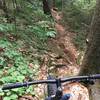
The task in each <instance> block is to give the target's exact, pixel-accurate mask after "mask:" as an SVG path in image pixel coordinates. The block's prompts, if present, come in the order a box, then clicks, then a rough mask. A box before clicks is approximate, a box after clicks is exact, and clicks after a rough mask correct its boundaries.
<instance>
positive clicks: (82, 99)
mask: <svg viewBox="0 0 100 100" xmlns="http://www.w3.org/2000/svg"><path fill="white" fill-rule="evenodd" d="M60 14H61V13H60ZM52 16H53V18H54V20H55V29H56V32H57V36H56V38H54V39H49V40H48V45H49V47H50V49H51V52H48V53H47V54H46V55H45V56H44V60H43V64H42V65H41V68H40V71H39V76H38V79H46V78H47V73H48V72H47V68H51V70H52V68H53V74H54V75H57V76H58V77H60V78H61V77H65V76H72V75H78V73H79V69H80V67H79V66H78V65H77V64H76V60H77V57H78V51H77V49H76V47H75V46H74V44H73V42H72V39H73V37H74V36H75V33H72V32H70V31H68V30H66V28H65V27H64V26H63V25H62V24H61V23H59V22H60V21H61V20H62V17H61V16H60V15H59V13H58V12H56V11H52ZM48 62H50V63H49V64H48ZM51 66H52V67H51ZM55 73H56V74H55ZM44 88H45V86H44V85H38V88H36V93H37V97H39V99H41V100H43V99H42V98H43V93H44ZM63 92H64V93H70V94H71V95H72V96H71V98H70V100H89V94H88V90H87V88H86V87H84V86H83V85H81V84H80V83H71V84H63ZM46 94H47V93H46Z"/></svg>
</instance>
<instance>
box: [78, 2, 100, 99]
mask: <svg viewBox="0 0 100 100" xmlns="http://www.w3.org/2000/svg"><path fill="white" fill-rule="evenodd" d="M88 38H89V43H88V45H87V50H86V53H85V56H84V59H83V63H82V68H81V70H80V75H86V74H87V75H90V74H100V0H97V4H96V9H95V13H94V16H93V20H92V23H91V28H90V33H89V36H88ZM88 88H89V92H90V97H91V98H90V100H100V81H96V84H95V85H94V86H88Z"/></svg>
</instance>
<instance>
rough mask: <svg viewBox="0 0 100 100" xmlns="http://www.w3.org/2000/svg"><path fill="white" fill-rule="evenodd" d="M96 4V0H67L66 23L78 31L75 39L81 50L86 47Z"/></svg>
mask: <svg viewBox="0 0 100 100" xmlns="http://www.w3.org/2000/svg"><path fill="white" fill-rule="evenodd" d="M95 4H96V1H95V0H71V1H66V3H65V6H64V11H63V13H64V24H65V25H66V26H70V28H71V31H74V32H76V33H77V34H76V37H75V38H74V40H73V41H74V43H75V45H76V46H77V47H78V48H79V49H81V50H84V48H85V41H86V34H88V33H87V32H89V25H90V23H91V20H92V16H93V13H94V7H95Z"/></svg>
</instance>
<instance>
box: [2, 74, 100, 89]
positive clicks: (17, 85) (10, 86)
mask: <svg viewBox="0 0 100 100" xmlns="http://www.w3.org/2000/svg"><path fill="white" fill-rule="evenodd" d="M95 79H100V74H95V75H89V76H75V77H70V78H61V79H59V80H60V82H61V83H64V82H73V81H75V82H77V81H78V82H81V81H88V80H95ZM44 83H46V84H48V83H51V84H54V83H57V79H52V80H34V81H31V82H24V83H20V82H18V83H15V84H13V83H12V84H8V85H4V86H3V87H2V90H9V89H14V88H20V87H28V86H30V85H35V84H44Z"/></svg>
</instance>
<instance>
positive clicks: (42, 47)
mask: <svg viewBox="0 0 100 100" xmlns="http://www.w3.org/2000/svg"><path fill="white" fill-rule="evenodd" d="M99 17H100V1H99V0H0V87H2V86H3V85H4V84H8V83H16V82H27V81H32V80H42V79H47V75H48V74H50V75H53V76H55V77H68V76H76V75H90V74H99V73H100V67H99V66H100V61H99V59H100V38H99V37H100V29H99V26H100V22H99V21H100V18H99ZM99 85H100V82H99V81H97V82H96V85H94V86H88V85H87V86H86V87H87V88H88V90H89V94H90V100H99V98H100V95H99V94H100V86H99ZM70 87H71V86H70ZM83 87H84V88H85V86H84V85H83ZM87 88H86V89H87ZM45 90H46V89H45V86H41V85H34V86H33V85H32V86H29V87H23V88H17V89H12V90H7V91H1V90H0V100H43V99H44V97H45V96H44V91H45ZM64 90H65V91H67V90H66V89H64ZM39 92H41V93H39ZM79 92H80V91H79ZM79 92H78V93H79ZM83 92H84V91H83ZM94 93H95V95H94ZM45 95H47V93H45ZM73 98H75V97H73ZM71 100H89V99H84V98H83V99H82V98H80V99H71Z"/></svg>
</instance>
